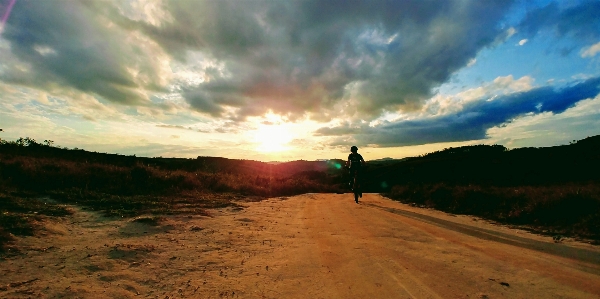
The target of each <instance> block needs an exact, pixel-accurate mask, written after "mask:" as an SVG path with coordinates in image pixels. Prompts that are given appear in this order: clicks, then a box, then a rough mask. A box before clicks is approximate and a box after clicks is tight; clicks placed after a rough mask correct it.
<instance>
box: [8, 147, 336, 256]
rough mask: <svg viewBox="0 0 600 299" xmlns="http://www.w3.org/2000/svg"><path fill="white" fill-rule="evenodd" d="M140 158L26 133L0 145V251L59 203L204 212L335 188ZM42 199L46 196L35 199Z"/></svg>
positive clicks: (129, 211)
mask: <svg viewBox="0 0 600 299" xmlns="http://www.w3.org/2000/svg"><path fill="white" fill-rule="evenodd" d="M71 153H73V156H70V155H69V154H71ZM100 158H102V159H100ZM148 159H150V158H144V159H140V160H137V158H135V157H129V156H127V157H126V156H117V155H106V154H98V153H90V152H84V151H81V150H68V149H60V148H56V147H51V146H47V145H40V144H38V143H36V142H35V141H34V140H31V139H24V141H21V142H18V143H7V142H4V143H0V190H3V191H2V193H0V251H2V249H3V248H4V247H5V245H6V244H8V243H9V242H10V241H11V240H12V239H13V236H18V235H31V234H33V233H34V232H35V223H36V222H38V221H39V220H40V219H41V218H42V217H57V216H65V215H68V210H66V209H65V208H64V207H63V206H61V205H60V204H71V205H77V206H80V207H83V208H84V209H88V210H92V211H97V212H99V213H102V214H103V215H105V216H108V217H135V216H138V215H142V214H155V215H161V214H162V215H164V214H175V213H180V214H181V213H183V214H196V215H208V214H209V212H208V211H207V210H208V209H213V208H221V207H226V206H232V205H236V202H237V201H240V200H260V199H263V198H268V197H279V196H291V195H297V194H303V193H307V192H335V191H337V190H338V189H337V188H338V187H336V185H335V184H334V183H333V179H331V178H330V177H328V176H327V175H322V176H318V178H314V177H312V176H311V175H308V174H310V172H306V173H305V172H297V173H295V175H289V172H288V173H282V172H275V173H270V172H265V171H262V172H261V171H254V172H253V171H251V169H250V170H249V169H247V167H245V168H243V169H242V168H240V171H239V172H236V171H235V168H234V167H231V165H227V166H228V168H227V169H228V170H227V171H216V170H215V169H218V168H216V167H218V165H214V167H212V168H211V171H200V170H194V169H188V170H183V169H174V168H173V167H172V165H167V166H168V167H160V166H157V165H152V164H144V163H143V161H146V160H148ZM160 161H162V160H160ZM226 162H227V163H231V162H232V161H229V160H228V161H226ZM190 163H197V161H195V160H190ZM246 164H251V163H246ZM254 164H256V166H257V167H263V168H264V167H265V166H268V165H267V164H266V163H263V164H264V165H263V164H260V163H259V162H255V163H254ZM254 164H251V165H254ZM283 166H285V165H283ZM46 197H47V198H51V199H52V201H46V202H43V201H40V200H39V199H40V198H46Z"/></svg>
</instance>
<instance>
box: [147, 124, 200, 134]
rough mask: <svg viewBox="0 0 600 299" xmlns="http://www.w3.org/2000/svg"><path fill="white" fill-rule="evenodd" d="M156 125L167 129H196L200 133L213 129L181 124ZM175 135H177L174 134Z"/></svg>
mask: <svg viewBox="0 0 600 299" xmlns="http://www.w3.org/2000/svg"><path fill="white" fill-rule="evenodd" d="M156 127H158V128H167V129H178V130H190V131H195V132H199V133H210V132H211V131H209V130H203V129H195V128H192V127H185V126H181V125H163V124H161V125H156ZM173 136H175V135H173Z"/></svg>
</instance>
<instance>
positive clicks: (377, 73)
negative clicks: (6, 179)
mask: <svg viewBox="0 0 600 299" xmlns="http://www.w3.org/2000/svg"><path fill="white" fill-rule="evenodd" d="M0 17H1V19H0V21H1V23H0V26H1V27H0V128H1V129H2V132H0V138H1V139H3V140H9V141H11V140H16V139H17V138H19V137H30V138H33V139H35V140H37V141H38V142H43V141H44V140H52V141H53V142H54V145H55V146H60V147H68V148H81V149H86V150H89V151H98V152H106V153H119V154H125V155H136V156H145V157H182V158H195V157H197V156H220V157H226V158H232V159H251V160H260V161H291V160H300V159H303V160H317V159H332V158H340V159H345V158H346V157H347V155H348V153H349V148H350V146H352V145H356V146H358V147H359V153H361V154H362V155H363V156H364V158H365V160H367V161H368V160H374V159H381V158H386V157H389V158H404V157H410V156H418V155H422V154H426V153H429V152H433V151H436V150H441V149H444V148H448V147H458V146H465V145H474V144H500V145H503V146H505V147H507V148H520V147H547V146H556V145H564V144H568V143H569V142H571V141H573V140H580V139H583V138H586V137H588V136H595V135H599V134H600V95H599V94H600V1H598V0H580V1H577V0H571V1H550V0H547V1H542V0H539V1H535V0H527V1H525V0H520V1H511V0H489V1H480V0H405V1H384V0H378V1H352V0H344V1H337V0H329V1H293V0H286V1H283V0H281V1H278V0H266V1H259V0H234V1H228V0H219V1H217V0H211V1H202V0H193V1H186V0H172V1H169V0H102V1H101V0H92V1H84V0H81V1H79V0H48V1H26V0H0Z"/></svg>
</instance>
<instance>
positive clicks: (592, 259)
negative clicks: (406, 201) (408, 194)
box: [366, 203, 600, 274]
mask: <svg viewBox="0 0 600 299" xmlns="http://www.w3.org/2000/svg"><path fill="white" fill-rule="evenodd" d="M366 205H367V206H370V207H374V208H378V209H381V210H384V211H387V212H390V213H394V214H398V215H403V216H406V217H410V218H413V219H417V220H421V221H424V222H426V223H429V224H433V225H436V226H439V227H442V228H445V229H449V230H453V231H457V232H459V233H462V234H466V235H469V236H473V237H477V238H480V239H483V240H487V241H494V242H500V243H504V244H509V245H513V246H517V247H521V248H527V249H531V250H535V251H540V252H544V253H548V254H553V255H556V256H560V257H566V258H570V259H575V260H579V261H582V262H587V263H592V264H595V265H600V254H598V252H594V251H591V250H586V249H583V248H573V247H568V246H563V245H562V244H549V243H546V242H540V241H536V240H532V239H527V238H523V237H519V236H513V235H509V234H505V233H502V232H498V231H493V230H489V229H483V228H478V227H474V226H469V225H465V224H460V223H455V222H451V221H447V220H443V219H439V218H435V217H431V216H427V215H423V214H419V213H414V212H410V211H405V210H401V209H395V208H388V207H382V206H379V205H376V204H372V203H367V204H366ZM593 273H596V274H600V271H598V272H593Z"/></svg>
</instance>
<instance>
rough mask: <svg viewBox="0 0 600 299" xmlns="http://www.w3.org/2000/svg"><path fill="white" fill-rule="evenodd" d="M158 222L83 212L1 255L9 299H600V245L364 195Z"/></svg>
mask: <svg viewBox="0 0 600 299" xmlns="http://www.w3.org/2000/svg"><path fill="white" fill-rule="evenodd" d="M243 205H245V206H246V208H244V209H235V208H228V209H223V210H215V211H213V212H212V213H213V217H201V216H165V219H164V220H163V221H161V223H160V225H158V226H151V225H148V224H143V223H136V222H132V221H130V220H115V219H105V218H102V217H99V216H98V215H96V214H92V213H88V212H85V211H81V210H75V211H76V213H75V214H74V215H73V216H71V217H66V218H63V219H60V220H53V221H49V222H47V223H45V224H44V225H45V226H46V228H45V231H44V233H43V234H42V235H40V236H36V237H28V238H24V239H21V240H20V241H19V243H18V244H17V245H18V246H19V247H20V248H21V253H20V254H18V255H14V256H10V257H7V258H5V259H3V260H0V297H1V298H12V297H17V298H27V297H32V298H37V297H41V298H134V297H137V298H599V297H600V250H599V249H598V248H595V247H593V246H591V245H587V244H581V243H577V242H573V241H569V240H567V241H565V242H563V243H561V244H555V243H553V242H552V239H551V238H547V237H541V236H535V235H531V234H528V233H526V232H522V231H517V230H514V229H509V228H506V227H499V226H494V225H491V224H488V223H486V222H485V221H481V220H479V221H478V220H476V219H474V218H473V217H468V216H458V217H457V216H452V215H447V214H445V213H441V212H437V211H432V210H423V209H417V208H413V207H410V206H406V205H403V204H400V203H397V202H393V201H390V200H388V199H385V198H382V197H380V196H379V195H371V194H368V195H365V197H364V198H363V200H362V201H361V203H360V204H358V205H357V204H355V203H354V201H353V199H352V196H351V195H350V194H344V195H338V194H307V195H302V196H296V197H291V198H275V199H270V200H266V201H262V202H256V203H244V204H243Z"/></svg>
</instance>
